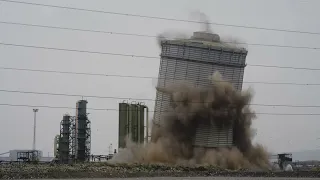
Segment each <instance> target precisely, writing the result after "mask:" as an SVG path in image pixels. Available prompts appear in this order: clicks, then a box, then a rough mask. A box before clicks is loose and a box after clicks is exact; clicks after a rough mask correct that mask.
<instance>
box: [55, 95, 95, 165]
mask: <svg viewBox="0 0 320 180" xmlns="http://www.w3.org/2000/svg"><path fill="white" fill-rule="evenodd" d="M87 103H88V102H87V101H86V100H80V101H78V102H77V104H76V116H70V115H68V114H65V115H64V116H63V119H62V120H61V122H60V134H59V135H57V136H56V137H55V139H54V148H55V149H54V151H55V157H56V159H57V161H58V162H60V163H70V162H85V161H89V160H90V150H91V126H90V125H91V122H90V120H89V119H88V116H87Z"/></svg>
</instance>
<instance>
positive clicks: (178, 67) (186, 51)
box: [154, 32, 248, 148]
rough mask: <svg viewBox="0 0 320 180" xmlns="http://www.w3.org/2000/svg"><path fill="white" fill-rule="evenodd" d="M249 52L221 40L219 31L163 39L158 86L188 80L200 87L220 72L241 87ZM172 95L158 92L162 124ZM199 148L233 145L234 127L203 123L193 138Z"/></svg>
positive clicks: (157, 110) (158, 122)
mask: <svg viewBox="0 0 320 180" xmlns="http://www.w3.org/2000/svg"><path fill="white" fill-rule="evenodd" d="M247 53H248V51H247V50H246V49H244V48H238V47H235V46H231V45H228V44H226V43H223V42H221V41H220V37H219V35H217V34H211V33H208V32H194V33H193V36H192V37H191V38H190V39H184V40H163V41H161V61H160V68H159V75H158V85H157V86H158V87H160V88H161V87H166V86H167V85H168V84H171V83H175V82H177V81H181V80H186V81H187V82H190V83H192V84H194V85H196V86H202V87H206V86H209V85H210V84H211V82H210V80H209V76H211V75H212V74H213V73H214V72H215V71H218V72H219V73H220V74H221V75H222V77H223V78H224V79H225V80H227V81H229V82H231V83H232V84H233V86H234V87H235V89H237V90H241V88H242V82H243V75H244V68H245V66H246V64H245V61H246V56H247ZM170 101H171V99H170V96H169V95H168V94H164V93H162V92H159V91H158V92H157V94H156V103H155V113H154V120H155V123H156V125H158V126H161V125H162V123H161V122H162V118H163V116H162V115H163V114H164V113H165V111H168V110H169V109H168V107H169V105H170ZM193 144H194V146H195V147H204V148H217V147H230V146H233V144H234V142H233V128H232V127H230V128H224V129H222V128H218V127H217V126H216V125H214V124H211V125H209V126H208V125H199V126H198V127H197V129H196V134H195V137H194V139H193Z"/></svg>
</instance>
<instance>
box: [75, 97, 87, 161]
mask: <svg viewBox="0 0 320 180" xmlns="http://www.w3.org/2000/svg"><path fill="white" fill-rule="evenodd" d="M87 103H88V101H86V100H80V101H78V102H77V110H76V121H75V122H76V151H75V152H76V154H75V158H76V160H77V161H79V162H84V161H89V160H90V152H91V122H90V120H89V119H88V116H87Z"/></svg>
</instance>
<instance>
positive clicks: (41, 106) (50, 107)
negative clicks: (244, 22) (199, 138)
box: [0, 103, 320, 116]
mask: <svg viewBox="0 0 320 180" xmlns="http://www.w3.org/2000/svg"><path fill="white" fill-rule="evenodd" d="M0 106H10V107H30V108H35V107H36V108H49V109H76V108H73V107H63V106H47V105H29V104H8V103H5V104H4V103H1V104H0ZM87 109H90V110H94V111H119V110H118V109H109V108H102V109H101V108H87ZM149 112H156V111H149ZM161 112H169V111H161ZM188 114H193V112H189V113H188ZM244 114H253V113H244ZM254 114H260V115H274V116H320V114H317V113H264V112H262V113H260V112H256V113H254Z"/></svg>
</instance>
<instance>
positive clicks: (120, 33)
mask: <svg viewBox="0 0 320 180" xmlns="http://www.w3.org/2000/svg"><path fill="white" fill-rule="evenodd" d="M0 24H9V25H19V26H28V27H38V28H49V29H59V30H69V31H81V32H92V33H103V34H109V35H123V36H137V37H147V38H156V37H157V36H156V35H146V34H134V33H122V32H113V31H103V30H93V29H79V28H69V27H61V26H48V25H39V24H28V23H17V22H8V21H0ZM222 43H227V44H238V45H241V44H242V45H251V46H262V47H276V48H293V49H312V50H319V49H320V48H319V47H310V46H289V45H277V44H261V43H241V42H227V41H222Z"/></svg>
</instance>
